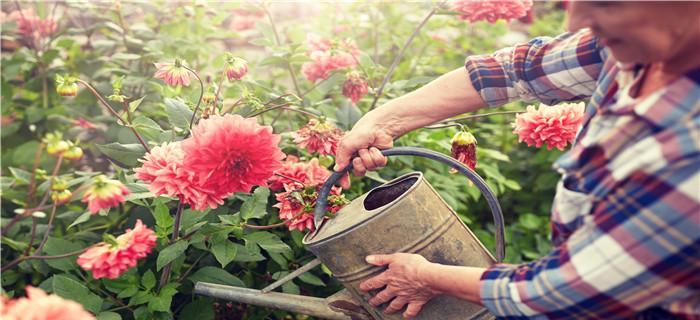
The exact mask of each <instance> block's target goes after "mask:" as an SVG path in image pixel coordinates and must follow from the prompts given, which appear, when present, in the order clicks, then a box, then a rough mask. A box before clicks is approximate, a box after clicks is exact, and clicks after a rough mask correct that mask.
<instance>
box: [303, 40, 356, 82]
mask: <svg viewBox="0 0 700 320" xmlns="http://www.w3.org/2000/svg"><path fill="white" fill-rule="evenodd" d="M306 40H307V45H308V48H309V49H308V51H307V55H308V56H309V58H311V60H312V61H310V62H306V63H304V64H303V65H302V66H301V72H302V73H304V76H306V79H308V80H309V81H312V82H315V81H316V80H319V79H326V78H328V76H330V72H331V71H333V70H339V69H345V68H351V67H354V66H356V65H357V61H358V59H359V57H360V51H359V50H358V49H357V46H356V45H355V43H354V42H352V41H350V40H345V41H341V42H338V43H333V42H332V41H331V40H329V39H324V38H321V37H319V36H318V35H315V34H309V35H307V39H306Z"/></svg>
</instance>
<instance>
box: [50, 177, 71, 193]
mask: <svg viewBox="0 0 700 320" xmlns="http://www.w3.org/2000/svg"><path fill="white" fill-rule="evenodd" d="M66 189H68V182H66V180H63V179H61V178H56V179H54V180H53V182H52V183H51V191H63V190H66Z"/></svg>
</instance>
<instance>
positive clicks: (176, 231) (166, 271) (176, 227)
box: [158, 201, 184, 291]
mask: <svg viewBox="0 0 700 320" xmlns="http://www.w3.org/2000/svg"><path fill="white" fill-rule="evenodd" d="M183 206H184V204H183V203H182V201H179V202H178V203H177V211H175V222H174V223H173V234H172V235H171V236H170V243H173V242H175V240H177V238H178V236H179V235H180V218H181V217H182V208H183ZM172 267H173V263H172V261H171V262H170V263H168V264H167V265H166V266H165V267H163V273H162V274H161V275H160V283H159V284H158V290H159V291H160V289H162V288H163V286H165V285H166V284H167V283H168V281H170V271H171V269H172Z"/></svg>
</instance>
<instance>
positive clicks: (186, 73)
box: [153, 59, 192, 87]
mask: <svg viewBox="0 0 700 320" xmlns="http://www.w3.org/2000/svg"><path fill="white" fill-rule="evenodd" d="M154 64H155V66H156V73H155V74H154V75H153V76H154V77H156V78H158V79H161V80H163V81H164V82H165V83H166V84H167V85H169V86H183V87H186V86H189V85H190V75H191V74H192V72H190V70H187V69H186V68H185V67H184V66H183V64H182V61H180V60H179V59H175V63H166V62H156V63H154Z"/></svg>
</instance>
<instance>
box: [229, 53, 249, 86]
mask: <svg viewBox="0 0 700 320" xmlns="http://www.w3.org/2000/svg"><path fill="white" fill-rule="evenodd" d="M224 71H225V72H226V77H227V78H228V80H229V81H233V80H241V79H242V78H243V77H244V76H245V75H246V74H247V73H248V62H247V61H245V60H243V59H241V58H239V57H234V56H232V55H231V54H227V56H226V69H225V70H224Z"/></svg>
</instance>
